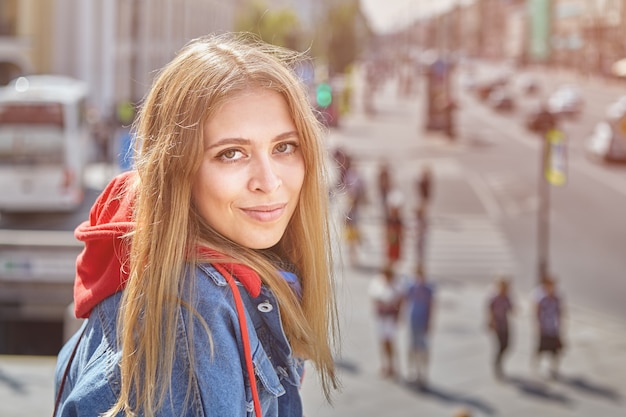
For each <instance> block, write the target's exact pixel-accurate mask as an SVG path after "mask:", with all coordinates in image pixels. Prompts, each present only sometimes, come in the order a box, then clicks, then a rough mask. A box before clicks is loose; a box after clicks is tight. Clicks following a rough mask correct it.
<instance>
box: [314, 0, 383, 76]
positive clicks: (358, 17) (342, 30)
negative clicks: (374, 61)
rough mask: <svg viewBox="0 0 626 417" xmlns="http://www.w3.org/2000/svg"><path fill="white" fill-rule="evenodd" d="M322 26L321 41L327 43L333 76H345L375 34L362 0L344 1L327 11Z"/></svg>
mask: <svg viewBox="0 0 626 417" xmlns="http://www.w3.org/2000/svg"><path fill="white" fill-rule="evenodd" d="M325 20H326V21H325V22H324V24H320V25H318V27H320V28H323V29H320V31H319V32H318V42H322V43H324V42H325V43H326V45H327V51H326V56H327V60H328V69H329V72H330V74H338V73H344V72H345V71H346V70H347V69H348V68H349V66H350V65H351V64H352V63H354V61H355V60H356V59H357V58H358V57H359V54H360V52H361V51H362V50H364V48H365V46H366V45H367V43H368V41H369V39H370V38H371V35H372V32H371V30H370V28H369V25H368V24H367V20H366V19H365V17H364V15H363V13H362V11H361V7H360V2H359V1H358V0H352V1H345V2H341V3H339V4H337V5H335V6H333V7H331V8H329V9H328V11H327V16H326V19H325Z"/></svg>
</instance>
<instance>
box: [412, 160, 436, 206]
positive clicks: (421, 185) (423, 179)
mask: <svg viewBox="0 0 626 417" xmlns="http://www.w3.org/2000/svg"><path fill="white" fill-rule="evenodd" d="M415 186H416V189H417V195H418V196H419V204H421V205H424V206H428V205H429V204H430V202H431V201H432V198H433V174H432V170H431V168H430V166H429V165H424V167H422V172H421V174H420V177H419V178H418V179H417V182H416V183H415Z"/></svg>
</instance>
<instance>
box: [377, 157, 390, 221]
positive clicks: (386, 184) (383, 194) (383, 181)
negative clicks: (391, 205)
mask: <svg viewBox="0 0 626 417" xmlns="http://www.w3.org/2000/svg"><path fill="white" fill-rule="evenodd" d="M391 186H392V184H391V173H390V172H389V163H387V162H383V163H381V165H380V167H379V170H378V194H379V196H380V200H381V203H382V210H383V214H384V216H385V218H387V215H388V196H389V192H390V191H391Z"/></svg>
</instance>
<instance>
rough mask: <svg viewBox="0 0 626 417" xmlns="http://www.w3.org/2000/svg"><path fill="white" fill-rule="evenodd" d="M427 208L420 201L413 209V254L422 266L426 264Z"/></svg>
mask: <svg viewBox="0 0 626 417" xmlns="http://www.w3.org/2000/svg"><path fill="white" fill-rule="evenodd" d="M427 211H428V208H427V206H426V205H425V204H422V203H420V204H419V205H418V206H417V209H415V252H416V253H415V256H416V263H417V264H418V265H422V266H424V265H425V264H426V240H427V234H428V216H427Z"/></svg>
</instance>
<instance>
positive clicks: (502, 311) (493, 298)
mask: <svg viewBox="0 0 626 417" xmlns="http://www.w3.org/2000/svg"><path fill="white" fill-rule="evenodd" d="M509 282H510V281H509V279H508V278H507V277H505V276H503V277H500V278H499V279H498V281H497V282H496V285H495V290H494V292H493V294H491V295H490V297H489V300H488V302H487V315H488V324H489V329H490V330H491V332H492V333H493V335H494V338H495V341H496V347H495V350H494V352H495V353H494V359H493V370H494V374H495V376H496V378H498V379H502V378H503V377H504V371H503V368H502V359H503V358H504V355H505V353H506V352H507V350H508V348H509V340H510V323H509V316H510V315H511V314H512V313H513V303H512V301H511V297H510V295H509V286H510V284H509Z"/></svg>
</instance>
